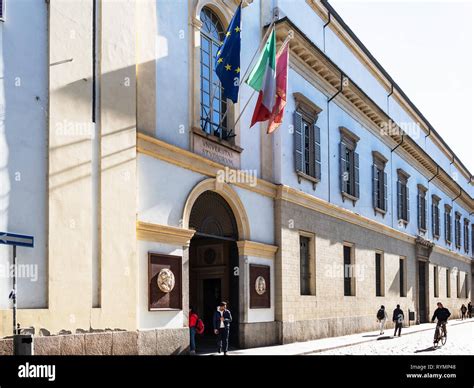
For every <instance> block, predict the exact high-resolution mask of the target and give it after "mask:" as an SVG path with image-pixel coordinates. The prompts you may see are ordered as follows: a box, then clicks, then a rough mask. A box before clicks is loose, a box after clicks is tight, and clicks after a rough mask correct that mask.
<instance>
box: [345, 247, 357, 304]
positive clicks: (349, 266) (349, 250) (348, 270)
mask: <svg viewBox="0 0 474 388" xmlns="http://www.w3.org/2000/svg"><path fill="white" fill-rule="evenodd" d="M344 296H355V277H354V257H353V247H352V246H351V245H344Z"/></svg>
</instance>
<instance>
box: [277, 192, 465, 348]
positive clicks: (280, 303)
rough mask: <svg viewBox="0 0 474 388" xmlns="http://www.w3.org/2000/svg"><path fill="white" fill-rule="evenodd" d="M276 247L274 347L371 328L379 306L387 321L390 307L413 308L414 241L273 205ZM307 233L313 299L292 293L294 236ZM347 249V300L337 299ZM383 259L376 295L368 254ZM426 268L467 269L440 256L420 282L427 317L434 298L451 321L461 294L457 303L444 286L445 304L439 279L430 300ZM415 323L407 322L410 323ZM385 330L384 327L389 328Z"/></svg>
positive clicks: (296, 253) (296, 260)
mask: <svg viewBox="0 0 474 388" xmlns="http://www.w3.org/2000/svg"><path fill="white" fill-rule="evenodd" d="M275 209H276V211H277V212H278V213H279V214H277V215H278V216H277V217H276V220H277V222H278V223H279V225H280V228H279V230H278V229H277V233H276V236H277V241H276V244H277V245H278V246H280V250H279V252H278V253H277V259H276V273H275V277H276V281H275V288H276V289H275V293H276V301H275V302H276V308H275V310H276V320H277V321H281V332H280V335H281V337H280V338H279V342H280V343H290V342H295V341H307V340H311V339H317V338H324V337H331V336H341V335H347V334H352V333H357V332H363V331H371V330H377V329H378V323H377V320H376V314H377V310H378V309H379V308H380V306H381V305H384V306H385V307H386V309H387V313H388V315H389V320H390V319H391V315H392V311H393V309H394V308H395V307H396V305H397V304H400V306H401V308H402V309H403V310H404V312H405V315H406V319H407V318H408V310H410V311H416V310H417V295H418V294H417V287H418V284H417V283H418V279H417V270H416V265H417V257H416V251H415V244H414V242H412V241H410V238H409V237H408V236H407V239H406V240H403V239H400V238H396V237H390V236H387V235H385V234H382V233H378V232H375V231H372V230H369V229H366V228H363V227H360V226H357V225H354V224H352V223H349V222H346V221H343V220H340V219H338V218H335V217H332V216H329V215H327V214H324V213H321V212H317V211H314V210H312V209H308V208H306V207H302V206H299V205H296V204H294V203H291V202H288V201H284V200H277V201H276V206H275ZM301 232H303V233H305V234H308V233H309V234H312V235H314V250H313V253H312V254H311V260H314V267H313V268H314V269H313V273H312V279H311V281H312V282H313V283H314V284H313V287H312V288H313V289H314V293H313V295H300V243H299V237H300V233H301ZM345 243H350V244H353V249H354V258H355V261H354V263H355V265H356V268H355V278H356V279H355V295H354V296H344V276H343V273H344V272H343V271H344V268H343V263H344V261H343V246H344V244H345ZM376 252H381V253H382V255H383V273H384V276H383V284H384V285H383V287H382V289H383V294H382V296H376V290H375V288H376V286H375V283H376V281H375V253H376ZM400 257H404V258H405V259H406V287H405V288H406V296H404V297H402V296H400V287H399V285H400V273H399V260H400ZM432 263H435V264H437V265H438V266H439V267H440V268H451V269H454V268H457V269H459V270H460V271H461V272H462V273H465V272H467V271H469V270H470V265H469V264H468V263H466V262H465V261H463V260H458V259H456V258H455V257H453V256H448V255H445V254H441V253H436V254H435V253H433V254H432V257H431V258H430V266H429V267H428V268H429V274H428V279H427V292H428V298H429V303H428V306H427V308H428V315H429V317H430V318H431V315H430V314H432V313H433V311H434V309H435V308H436V301H437V300H438V299H441V301H442V302H443V303H446V304H447V306H448V308H450V310H451V312H452V313H453V317H457V316H458V312H459V307H460V306H461V304H462V303H464V304H466V305H467V302H468V299H466V298H465V295H464V294H463V295H461V297H460V298H457V295H456V287H455V278H454V277H453V279H452V281H451V287H452V288H451V298H445V293H446V291H445V285H444V280H443V277H442V276H440V278H439V288H440V292H439V293H440V295H439V298H434V296H433V282H434V279H433V270H432V265H433V264H432ZM414 323H415V322H412V324H414ZM390 325H391V323H390Z"/></svg>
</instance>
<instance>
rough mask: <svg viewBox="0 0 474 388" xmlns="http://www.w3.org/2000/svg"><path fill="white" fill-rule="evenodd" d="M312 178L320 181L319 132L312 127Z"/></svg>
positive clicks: (315, 126)
mask: <svg viewBox="0 0 474 388" xmlns="http://www.w3.org/2000/svg"><path fill="white" fill-rule="evenodd" d="M314 177H315V178H316V179H319V180H321V130H320V129H319V127H318V126H317V125H316V124H315V125H314Z"/></svg>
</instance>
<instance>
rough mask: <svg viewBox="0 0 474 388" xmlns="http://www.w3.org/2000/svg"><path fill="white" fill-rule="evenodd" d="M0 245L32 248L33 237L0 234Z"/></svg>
mask: <svg viewBox="0 0 474 388" xmlns="http://www.w3.org/2000/svg"><path fill="white" fill-rule="evenodd" d="M0 244H6V245H17V246H19V247H28V248H33V246H34V237H33V236H25V235H22V234H13V233H7V232H0Z"/></svg>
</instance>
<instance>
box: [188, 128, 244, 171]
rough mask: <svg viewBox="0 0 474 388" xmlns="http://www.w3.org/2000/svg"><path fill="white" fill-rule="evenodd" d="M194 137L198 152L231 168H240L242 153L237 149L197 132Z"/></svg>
mask: <svg viewBox="0 0 474 388" xmlns="http://www.w3.org/2000/svg"><path fill="white" fill-rule="evenodd" d="M193 139H194V140H193V142H194V152H195V153H196V154H199V155H201V156H204V157H205V158H207V159H211V160H213V161H214V162H217V163H220V164H223V165H225V166H229V167H231V168H235V169H239V168H240V153H238V152H237V151H234V150H232V149H231V148H228V147H226V146H224V145H221V144H219V143H217V142H215V141H212V140H210V139H208V138H206V137H204V136H201V135H198V134H196V133H194V134H193Z"/></svg>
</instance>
